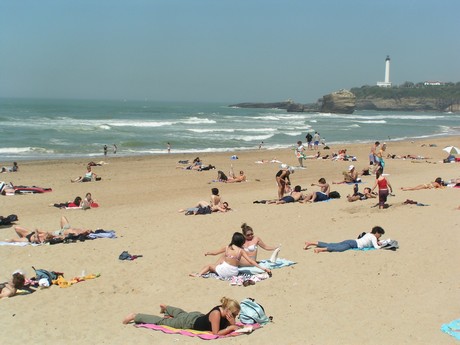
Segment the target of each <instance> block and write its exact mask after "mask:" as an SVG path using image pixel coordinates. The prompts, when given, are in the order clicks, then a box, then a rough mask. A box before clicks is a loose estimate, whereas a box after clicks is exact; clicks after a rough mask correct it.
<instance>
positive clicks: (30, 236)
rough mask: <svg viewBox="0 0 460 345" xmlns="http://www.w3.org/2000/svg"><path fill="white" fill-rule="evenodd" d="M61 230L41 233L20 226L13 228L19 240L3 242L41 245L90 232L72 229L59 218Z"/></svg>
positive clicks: (63, 219)
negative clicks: (52, 240)
mask: <svg viewBox="0 0 460 345" xmlns="http://www.w3.org/2000/svg"><path fill="white" fill-rule="evenodd" d="M60 225H61V228H60V230H56V231H43V230H38V229H36V230H34V231H31V230H28V229H26V228H23V227H21V226H15V227H14V230H15V231H16V234H17V235H18V236H19V238H14V239H11V240H6V241H5V242H30V243H43V242H47V241H49V240H51V239H55V238H62V239H64V238H65V237H66V236H68V235H88V234H90V233H91V232H92V230H89V229H78V228H73V227H72V226H71V225H70V223H69V221H68V220H67V218H66V217H61V222H60Z"/></svg>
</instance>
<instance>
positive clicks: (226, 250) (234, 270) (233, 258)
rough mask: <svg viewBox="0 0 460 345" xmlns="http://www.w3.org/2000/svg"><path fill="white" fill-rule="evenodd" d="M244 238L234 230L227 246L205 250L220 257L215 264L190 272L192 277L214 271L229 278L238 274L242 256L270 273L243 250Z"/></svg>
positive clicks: (208, 253) (252, 264)
mask: <svg viewBox="0 0 460 345" xmlns="http://www.w3.org/2000/svg"><path fill="white" fill-rule="evenodd" d="M245 241H246V239H245V238H244V236H243V234H242V233H240V232H235V233H234V234H233V236H232V241H231V242H230V244H229V245H228V246H225V247H223V248H220V249H218V250H215V251H212V252H206V253H205V254H204V255H205V256H208V255H219V254H223V255H222V257H221V258H220V259H219V260H218V261H217V264H212V265H206V266H204V267H203V268H202V269H201V271H200V272H199V273H192V274H190V276H192V277H201V276H202V275H203V274H206V273H209V272H215V273H217V274H218V275H219V276H220V277H222V278H230V277H233V276H237V275H238V267H239V266H240V265H241V260H242V258H244V259H245V260H246V261H247V262H249V263H250V264H251V266H256V267H258V268H260V269H261V270H263V271H265V272H267V273H269V274H271V271H270V270H269V269H268V268H263V267H261V266H260V265H259V264H258V263H257V262H255V261H254V260H252V259H251V258H250V257H249V256H248V254H247V253H246V252H245V251H244V250H243V245H244V242H245Z"/></svg>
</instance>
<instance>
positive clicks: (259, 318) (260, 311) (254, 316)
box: [240, 298, 273, 325]
mask: <svg viewBox="0 0 460 345" xmlns="http://www.w3.org/2000/svg"><path fill="white" fill-rule="evenodd" d="M240 308H241V310H240V321H241V323H244V324H254V323H258V324H260V325H265V324H267V323H269V322H270V321H272V319H273V317H271V316H270V317H269V316H267V315H266V314H265V310H264V307H262V306H261V305H260V304H259V303H257V302H256V301H255V300H254V299H253V298H246V299H244V300H242V301H241V302H240Z"/></svg>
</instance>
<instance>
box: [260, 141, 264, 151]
mask: <svg viewBox="0 0 460 345" xmlns="http://www.w3.org/2000/svg"><path fill="white" fill-rule="evenodd" d="M263 145H264V142H263V141H261V142H260V144H259V150H262V146H263Z"/></svg>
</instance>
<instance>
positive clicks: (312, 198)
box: [300, 177, 331, 203]
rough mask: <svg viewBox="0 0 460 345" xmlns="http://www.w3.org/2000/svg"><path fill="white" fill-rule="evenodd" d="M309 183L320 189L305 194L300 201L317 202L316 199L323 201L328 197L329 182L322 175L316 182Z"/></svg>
mask: <svg viewBox="0 0 460 345" xmlns="http://www.w3.org/2000/svg"><path fill="white" fill-rule="evenodd" d="M311 185H312V186H318V187H320V188H321V191H320V192H314V193H311V194H307V195H306V196H305V197H304V198H303V200H300V202H301V203H306V202H318V201H325V200H328V199H329V193H330V191H331V187H330V186H329V183H327V182H326V179H325V178H324V177H321V178H320V179H319V180H318V183H312V184H311Z"/></svg>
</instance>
